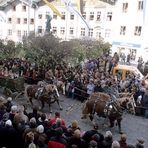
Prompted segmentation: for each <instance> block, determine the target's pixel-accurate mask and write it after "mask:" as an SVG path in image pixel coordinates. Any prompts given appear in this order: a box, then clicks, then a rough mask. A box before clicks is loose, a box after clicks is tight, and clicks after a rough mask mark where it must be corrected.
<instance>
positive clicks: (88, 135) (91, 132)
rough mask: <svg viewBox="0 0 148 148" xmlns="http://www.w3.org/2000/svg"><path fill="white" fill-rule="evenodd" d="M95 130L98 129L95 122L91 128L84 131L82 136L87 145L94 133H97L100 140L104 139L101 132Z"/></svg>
mask: <svg viewBox="0 0 148 148" xmlns="http://www.w3.org/2000/svg"><path fill="white" fill-rule="evenodd" d="M97 130H98V124H96V123H95V124H94V126H93V129H92V130H90V131H87V132H85V133H84V135H83V137H82V138H83V139H84V140H85V141H86V142H87V145H89V142H90V141H91V140H92V136H93V135H95V134H98V135H99V137H100V142H101V141H103V140H104V136H103V134H101V133H99V132H98V131H97Z"/></svg>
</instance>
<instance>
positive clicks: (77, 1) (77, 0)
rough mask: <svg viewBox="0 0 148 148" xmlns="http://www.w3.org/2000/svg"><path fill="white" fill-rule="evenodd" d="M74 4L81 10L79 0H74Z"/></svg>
mask: <svg viewBox="0 0 148 148" xmlns="http://www.w3.org/2000/svg"><path fill="white" fill-rule="evenodd" d="M76 4H77V7H78V11H79V12H81V8H80V0H76Z"/></svg>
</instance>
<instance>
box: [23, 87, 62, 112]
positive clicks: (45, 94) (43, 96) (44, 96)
mask: <svg viewBox="0 0 148 148" xmlns="http://www.w3.org/2000/svg"><path fill="white" fill-rule="evenodd" d="M25 96H26V98H28V99H29V101H30V103H31V105H32V106H33V102H32V99H36V100H39V101H41V103H42V107H41V108H42V109H43V108H44V106H45V102H46V103H47V104H48V106H49V110H50V112H52V110H51V104H52V103H54V102H57V104H58V106H59V107H60V110H62V106H61V105H60V103H59V99H58V97H59V93H58V90H57V87H56V86H55V85H53V84H47V85H44V86H40V85H28V86H26V87H25Z"/></svg>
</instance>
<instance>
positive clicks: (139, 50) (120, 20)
mask: <svg viewBox="0 0 148 148" xmlns="http://www.w3.org/2000/svg"><path fill="white" fill-rule="evenodd" d="M147 5H148V4H147V3H146V0H120V1H118V2H117V3H116V6H115V13H114V16H113V24H114V28H113V32H112V36H113V38H112V39H113V40H112V50H113V52H115V51H116V52H118V53H119V54H120V55H121V54H123V53H124V54H125V55H126V56H127V55H128V54H130V55H131V58H132V60H133V61H137V60H138V58H139V57H140V56H142V57H143V58H144V60H145V61H146V60H147V56H148V52H146V49H145V48H146V47H148V42H147V37H146V34H147V32H148V27H147V26H148V21H147V17H148V14H147V12H146V11H147V10H146V9H147V8H148V6H147Z"/></svg>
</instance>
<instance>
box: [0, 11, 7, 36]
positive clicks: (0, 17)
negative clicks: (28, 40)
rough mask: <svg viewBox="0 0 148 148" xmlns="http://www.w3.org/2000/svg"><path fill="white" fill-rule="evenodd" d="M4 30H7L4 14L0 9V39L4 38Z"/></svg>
mask: <svg viewBox="0 0 148 148" xmlns="http://www.w3.org/2000/svg"><path fill="white" fill-rule="evenodd" d="M6 30H7V24H6V16H5V14H4V12H2V11H0V39H5V38H6Z"/></svg>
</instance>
